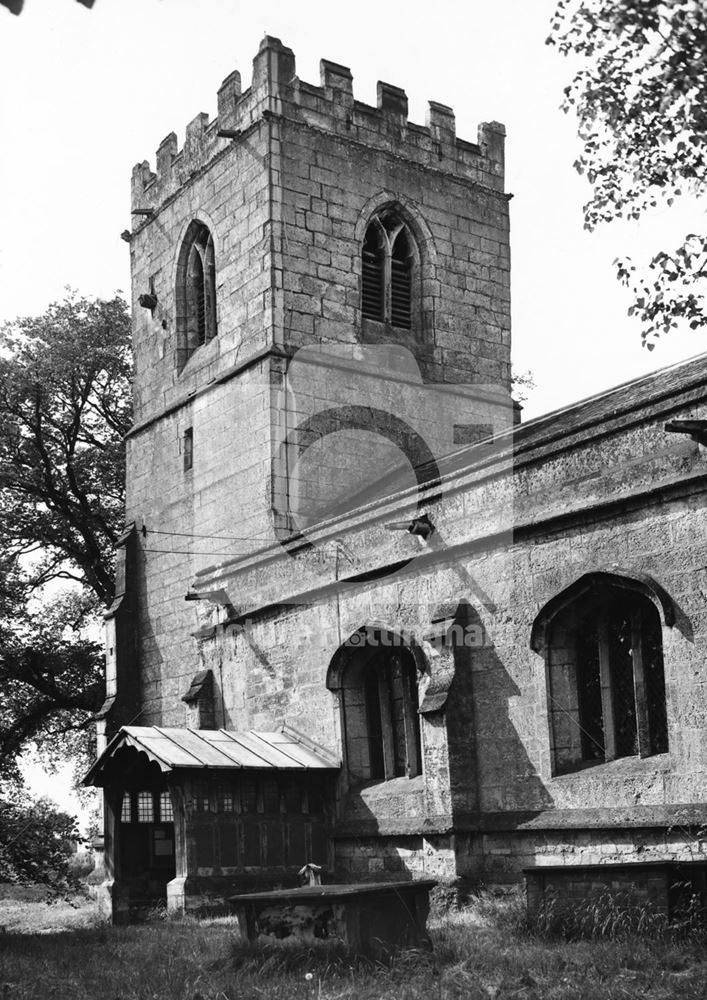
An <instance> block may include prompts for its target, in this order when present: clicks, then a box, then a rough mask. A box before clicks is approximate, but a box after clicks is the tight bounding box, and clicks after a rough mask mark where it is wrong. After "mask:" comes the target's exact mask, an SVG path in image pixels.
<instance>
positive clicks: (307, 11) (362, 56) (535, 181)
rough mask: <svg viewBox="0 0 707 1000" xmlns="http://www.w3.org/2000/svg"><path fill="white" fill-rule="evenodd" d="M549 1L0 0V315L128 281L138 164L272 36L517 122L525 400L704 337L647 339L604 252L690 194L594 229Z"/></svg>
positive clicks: (301, 61) (667, 359) (303, 56)
mask: <svg viewBox="0 0 707 1000" xmlns="http://www.w3.org/2000/svg"><path fill="white" fill-rule="evenodd" d="M554 5H555V3H554V0H532V2H529V0H484V2H480V0H466V3H464V4H462V3H460V2H459V0H437V2H436V3H434V4H430V3H429V2H424V3H423V2H422V0H405V2H398V0H388V2H387V3H381V2H380V0H376V2H374V0H358V2H357V3H355V4H353V5H343V4H342V5H337V4H334V3H332V2H331V0H300V2H299V3H296V4H294V3H292V2H286V0H270V2H269V3H268V4H266V5H263V6H262V7H261V8H257V7H256V5H255V4H253V3H246V2H243V0H241V2H240V3H239V2H235V0H230V2H229V0H96V5H95V7H94V9H93V10H91V11H89V10H86V9H85V8H84V7H82V6H81V5H79V4H77V3H75V2H74V0H26V7H25V11H24V13H23V14H22V15H21V16H20V17H13V16H12V15H10V14H9V12H7V11H6V10H5V9H4V8H2V9H0V93H1V94H2V98H1V100H2V104H1V105H0V121H1V123H2V132H1V134H2V137H3V140H4V151H3V153H2V156H1V158H0V220H2V226H1V228H0V319H2V318H5V319H8V318H13V317H14V316H16V315H18V314H23V313H24V314H26V313H34V312H41V311H43V309H44V308H45V307H46V305H47V304H48V303H49V302H50V301H52V300H53V299H55V298H59V297H61V296H62V294H63V288H64V286H65V285H66V284H70V285H72V286H74V287H76V288H78V289H79V290H80V291H81V292H84V293H89V294H98V295H110V294H112V293H113V291H114V290H115V289H117V288H121V289H124V290H127V289H128V287H129V282H128V247H127V245H126V244H125V243H123V242H122V241H121V240H120V239H119V233H120V232H121V231H122V230H123V229H125V228H130V214H129V213H130V204H129V180H130V171H131V168H132V166H133V164H134V163H135V162H137V161H139V160H143V159H149V160H150V161H151V163H152V164H154V151H155V150H156V148H157V146H158V144H159V142H160V140H161V139H162V138H163V137H164V136H165V135H166V134H167V133H168V132H170V131H171V130H174V131H176V132H177V135H178V136H179V140H180V143H181V142H182V141H183V137H184V128H185V126H186V123H187V122H188V121H189V120H190V119H192V118H193V117H194V116H195V115H196V114H197V113H198V112H199V111H208V112H209V113H210V114H211V115H214V114H215V111H216V90H217V88H218V86H219V84H220V82H221V80H222V79H223V78H224V77H225V76H226V75H227V74H228V73H229V72H230V71H231V70H232V69H234V68H238V69H239V70H240V71H241V75H242V78H243V86H244V87H246V86H247V85H248V83H249V80H250V72H251V62H252V58H253V56H254V55H255V52H256V51H257V47H258V44H259V41H260V39H261V37H262V35H263V34H264V33H265V32H267V33H269V34H272V35H276V36H278V37H280V38H281V39H282V40H283V42H285V44H287V45H289V46H290V47H291V48H292V49H293V50H294V52H295V55H296V58H297V71H298V74H299V76H300V77H301V78H302V79H304V80H307V81H309V82H312V83H318V82H319V68H318V66H319V59H320V58H322V57H323V58H327V59H332V60H334V61H335V62H339V63H344V64H345V65H347V66H350V67H351V69H352V71H353V74H354V92H355V94H356V96H357V97H358V98H359V99H360V100H363V101H367V102H368V103H375V86H376V81H377V80H378V79H383V80H386V81H387V82H389V83H393V84H396V85H398V86H402V87H404V88H405V89H406V91H407V94H408V97H409V100H410V118H411V120H413V121H417V122H424V118H425V109H426V102H427V101H428V100H430V99H431V100H437V101H441V102H442V103H445V104H450V105H452V107H454V109H455V111H456V115H457V131H458V134H459V135H460V136H461V137H463V138H467V139H471V140H474V139H475V137H476V126H477V123H478V122H480V121H483V120H490V119H496V120H499V121H502V122H504V123H505V124H506V127H507V129H508V143H507V184H506V187H507V190H508V191H511V192H513V193H514V195H515V197H514V200H513V202H512V203H511V224H512V237H511V248H512V261H513V265H512V295H513V334H514V363H515V367H516V368H517V369H518V370H524V369H526V368H530V369H531V370H532V371H533V373H534V376H535V380H536V383H537V389H536V391H535V392H534V393H533V394H532V396H531V398H530V400H529V402H528V404H527V406H526V414H525V415H526V417H528V416H533V415H535V414H537V413H540V412H543V411H546V410H549V409H554V408H555V407H557V406H560V405H564V404H566V403H569V402H572V401H573V400H575V399H578V398H581V397H583V396H586V395H589V394H591V393H593V392H596V391H599V390H601V389H604V388H607V387H608V386H610V385H612V384H615V383H617V382H620V381H624V380H626V379H629V378H632V377H634V376H636V375H639V374H642V373H643V372H645V371H649V370H652V369H653V368H656V367H662V366H663V365H667V364H670V363H672V362H674V361H676V360H679V359H682V358H685V357H690V356H691V355H693V354H697V353H699V352H701V351H702V350H704V349H705V348H706V347H707V341H706V340H705V336H704V334H696V333H692V332H687V333H685V334H683V335H677V334H676V335H673V336H671V337H670V338H668V339H667V340H664V341H663V342H662V343H660V344H659V346H658V347H657V348H656V350H655V351H654V352H653V353H652V354H650V353H649V352H648V351H646V350H645V349H644V348H642V347H641V344H640V329H639V327H638V325H637V322H636V321H635V320H629V319H628V318H627V317H626V308H627V306H628V304H629V300H628V293H626V292H625V291H624V290H623V289H621V288H620V287H619V286H618V284H617V282H616V280H615V278H614V276H613V269H612V267H611V262H612V260H613V259H614V257H616V256H617V255H619V254H625V253H630V254H633V255H634V256H636V257H640V256H645V255H646V254H647V253H648V252H649V251H650V250H652V249H654V248H655V249H657V248H658V247H659V246H661V245H668V246H669V245H672V243H673V242H675V243H677V241H678V240H679V239H680V238H681V237H682V236H683V235H684V234H685V233H686V232H688V231H690V230H691V229H692V228H693V227H692V223H691V220H690V215H691V211H692V209H691V208H690V207H683V209H682V218H680V214H681V213H680V209H679V208H677V209H673V210H671V211H665V212H662V213H659V214H657V215H656V216H655V217H654V218H653V219H651V220H649V221H647V222H644V223H642V224H640V225H636V224H634V225H632V226H628V225H618V224H612V225H610V226H608V227H606V228H605V229H604V230H602V231H601V232H600V233H595V234H587V233H584V232H583V229H582V217H581V205H582V202H583V201H584V200H586V197H587V187H586V185H585V182H584V181H582V180H581V179H580V178H579V177H578V176H577V175H576V174H575V172H574V170H573V168H572V163H573V161H574V159H575V157H576V155H577V150H578V146H577V141H576V139H575V134H574V133H575V122H574V119H573V118H571V117H568V116H565V115H563V114H562V113H561V112H560V111H559V110H558V106H559V104H560V101H561V97H562V88H563V86H564V85H565V84H566V83H567V82H569V78H570V73H571V68H570V65H569V64H568V63H567V61H566V60H564V59H563V58H561V57H560V56H559V55H558V54H557V52H556V51H555V50H554V49H551V48H548V47H547V46H545V45H544V44H543V43H544V39H545V37H546V35H547V30H548V22H549V18H550V15H551V13H552V10H553V9H554Z"/></svg>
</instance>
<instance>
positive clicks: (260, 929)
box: [229, 879, 437, 958]
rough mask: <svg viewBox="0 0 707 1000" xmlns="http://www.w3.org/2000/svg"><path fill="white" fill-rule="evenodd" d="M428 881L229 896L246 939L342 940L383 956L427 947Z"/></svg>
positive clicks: (358, 949)
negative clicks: (406, 949) (400, 950)
mask: <svg viewBox="0 0 707 1000" xmlns="http://www.w3.org/2000/svg"><path fill="white" fill-rule="evenodd" d="M436 884H437V883H436V882H435V881H434V880H433V879H420V880H419V881H416V882H366V883H360V884H358V885H356V884H354V885H350V884H346V885H344V884H337V885H307V886H302V887H300V888H298V889H275V890H271V891H269V892H251V893H244V894H240V895H238V896H231V897H230V899H229V903H231V904H232V905H233V907H234V908H235V911H236V914H237V916H238V924H239V927H240V931H241V934H242V936H243V937H244V938H246V939H247V940H248V941H260V942H263V943H271V942H275V941H283V940H288V941H292V940H299V941H302V942H303V943H306V944H311V943H312V942H313V941H315V940H329V941H337V940H338V941H341V942H342V943H343V944H344V945H345V946H346V947H347V948H349V949H351V951H354V952H359V953H362V954H368V955H373V956H374V957H376V958H383V957H385V956H386V955H388V954H390V953H391V952H394V951H398V950H399V949H401V948H426V949H430V948H431V947H432V944H431V941H430V938H429V935H428V933H427V915H428V913H429V893H430V889H432V888H433V887H434V886H435V885H436Z"/></svg>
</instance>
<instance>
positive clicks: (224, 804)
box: [216, 785, 234, 813]
mask: <svg viewBox="0 0 707 1000" xmlns="http://www.w3.org/2000/svg"><path fill="white" fill-rule="evenodd" d="M233 810H234V804H233V789H232V788H231V787H230V786H229V785H219V786H218V788H217V789H216V811H217V812H220V813H232V812H233Z"/></svg>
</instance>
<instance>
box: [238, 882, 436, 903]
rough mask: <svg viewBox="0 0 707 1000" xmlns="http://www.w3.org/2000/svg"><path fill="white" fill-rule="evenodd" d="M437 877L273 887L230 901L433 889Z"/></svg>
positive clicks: (281, 899)
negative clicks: (285, 887)
mask: <svg viewBox="0 0 707 1000" xmlns="http://www.w3.org/2000/svg"><path fill="white" fill-rule="evenodd" d="M436 885H437V880H436V879H431V878H422V879H413V880H411V881H409V882H359V883H355V882H353V883H352V882H346V883H334V884H331V885H303V886H299V887H298V888H296V889H271V890H269V891H267V892H247V893H243V894H239V895H237V896H229V897H228V901H229V903H257V902H262V903H267V902H277V903H281V902H283V901H287V900H291V901H292V902H295V903H296V902H298V901H300V900H305V899H307V900H309V899H347V898H348V899H350V898H352V897H355V896H363V895H367V894H369V893H376V892H400V890H401V889H427V890H430V889H433V888H434V887H435V886H436Z"/></svg>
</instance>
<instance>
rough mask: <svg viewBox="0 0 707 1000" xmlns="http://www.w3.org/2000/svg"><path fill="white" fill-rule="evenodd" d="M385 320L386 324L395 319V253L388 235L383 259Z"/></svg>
mask: <svg viewBox="0 0 707 1000" xmlns="http://www.w3.org/2000/svg"><path fill="white" fill-rule="evenodd" d="M383 318H384V322H386V323H390V322H391V320H392V318H393V253H392V247H391V243H390V240H389V239H388V238H387V233H386V241H385V256H384V257H383Z"/></svg>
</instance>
